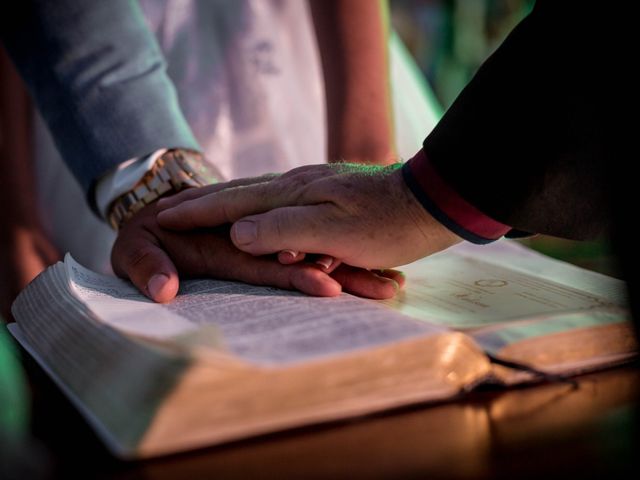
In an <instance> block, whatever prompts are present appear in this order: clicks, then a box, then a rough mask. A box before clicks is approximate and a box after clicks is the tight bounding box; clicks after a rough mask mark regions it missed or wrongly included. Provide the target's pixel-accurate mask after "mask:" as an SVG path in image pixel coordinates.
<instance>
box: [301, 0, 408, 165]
mask: <svg viewBox="0 0 640 480" xmlns="http://www.w3.org/2000/svg"><path fill="white" fill-rule="evenodd" d="M310 6H311V11H312V15H313V21H314V26H315V30H316V37H317V39H318V47H319V50H320V56H321V60H322V69H323V74H324V83H325V95H326V104H327V127H328V159H329V161H330V162H334V161H345V160H346V161H350V162H358V163H371V164H379V165H386V164H389V163H393V162H394V161H395V160H396V158H395V157H396V155H395V146H394V139H393V127H392V118H391V117H392V109H391V100H390V85H389V68H388V51H387V50H388V49H387V33H388V32H387V29H388V12H387V3H386V1H384V0H310Z"/></svg>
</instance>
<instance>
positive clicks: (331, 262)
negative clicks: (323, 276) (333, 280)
mask: <svg viewBox="0 0 640 480" xmlns="http://www.w3.org/2000/svg"><path fill="white" fill-rule="evenodd" d="M314 263H315V264H316V265H319V266H320V268H321V269H322V271H323V272H325V273H331V272H333V271H334V270H335V269H336V268H338V266H339V265H340V260H338V259H336V258H334V257H332V256H330V255H320V256H319V257H318V258H316V260H315V262H314Z"/></svg>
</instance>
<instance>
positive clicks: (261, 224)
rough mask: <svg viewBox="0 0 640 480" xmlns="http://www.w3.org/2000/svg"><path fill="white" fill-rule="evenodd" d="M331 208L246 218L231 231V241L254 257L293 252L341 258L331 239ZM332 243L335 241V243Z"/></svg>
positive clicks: (314, 207) (310, 207)
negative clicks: (329, 213)
mask: <svg viewBox="0 0 640 480" xmlns="http://www.w3.org/2000/svg"><path fill="white" fill-rule="evenodd" d="M327 208H328V205H326V204H320V205H308V206H296V207H283V208H276V209H274V210H271V211H268V212H266V213H262V214H260V215H251V216H248V217H244V218H242V219H240V220H238V221H237V222H235V223H234V224H233V226H232V227H231V240H232V241H233V243H234V244H235V246H236V247H238V248H239V249H240V250H243V251H245V252H247V253H250V254H252V255H264V254H268V253H276V252H279V251H281V250H293V251H298V252H308V253H323V254H327V255H331V256H334V257H339V256H340V255H339V252H337V251H336V248H335V247H336V245H340V242H339V241H336V239H332V238H331V237H332V233H331V230H332V229H331V228H329V227H330V223H331V222H330V221H329V216H328V210H327ZM332 240H333V241H332Z"/></svg>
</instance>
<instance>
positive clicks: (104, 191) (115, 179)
mask: <svg viewBox="0 0 640 480" xmlns="http://www.w3.org/2000/svg"><path fill="white" fill-rule="evenodd" d="M166 151H167V149H166V148H165V149H162V150H156V151H155V152H153V153H152V154H151V155H147V156H145V157H139V158H132V159H131V160H127V161H126V162H123V163H121V164H120V165H118V166H117V167H116V168H115V169H114V170H112V171H110V172H109V173H107V174H106V175H104V176H103V177H102V178H101V179H100V180H98V183H97V185H96V190H95V191H96V206H97V207H98V212H99V213H100V216H101V217H102V218H103V219H106V218H107V214H108V213H109V212H108V210H109V206H110V205H111V203H112V202H113V201H114V200H115V199H116V198H118V197H119V196H120V195H122V194H124V193H126V192H128V191H129V190H131V189H133V187H134V186H135V184H136V183H138V182H139V181H140V179H141V178H142V177H144V174H145V173H147V172H148V171H149V170H151V167H153V165H154V164H155V163H156V160H158V158H160V156H162V155H163V154H164V153H165V152H166Z"/></svg>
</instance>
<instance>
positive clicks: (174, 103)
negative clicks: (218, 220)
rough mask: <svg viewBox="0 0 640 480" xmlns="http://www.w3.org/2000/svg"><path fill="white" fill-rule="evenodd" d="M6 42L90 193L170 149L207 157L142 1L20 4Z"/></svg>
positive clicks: (6, 17)
mask: <svg viewBox="0 0 640 480" xmlns="http://www.w3.org/2000/svg"><path fill="white" fill-rule="evenodd" d="M0 32H1V33H0V35H1V37H2V40H3V43H4V44H5V46H6V47H7V50H8V52H9V54H10V55H11V57H12V58H13V60H14V61H15V63H16V65H17V66H18V69H19V70H20V72H21V74H22V76H23V77H24V78H25V80H26V82H27V84H28V86H29V89H30V91H31V93H32V95H33V97H34V100H35V102H36V104H37V106H38V108H39V110H40V111H41V112H42V114H43V116H44V118H45V120H46V122H47V125H48V126H49V128H50V129H51V131H52V133H53V136H54V139H55V141H56V144H57V146H58V149H59V150H60V153H61V154H62V156H63V158H64V160H65V162H66V163H67V164H68V165H69V167H70V168H71V170H72V172H73V173H74V175H75V176H76V178H77V179H78V181H79V182H80V184H81V185H82V187H83V188H84V190H85V192H86V191H88V190H89V188H90V187H91V185H92V183H93V182H94V181H96V180H97V179H98V178H99V177H100V176H101V175H103V174H104V173H105V172H107V171H108V170H111V169H112V168H114V167H115V166H116V165H118V164H119V163H121V162H123V161H125V160H128V159H131V158H134V157H139V156H143V155H146V154H149V153H152V152H153V151H155V150H157V149H159V148H164V147H166V146H167V145H171V146H173V147H184V148H190V149H199V146H198V143H197V141H196V140H195V138H194V136H193V135H192V133H191V130H190V128H189V126H188V124H187V122H186V120H185V119H184V117H183V115H182V113H181V111H180V108H179V106H178V100H177V95H176V92H175V89H174V87H173V85H172V83H171V81H170V80H169V78H168V77H167V75H166V72H165V61H164V58H163V55H162V53H161V51H160V49H159V47H158V45H157V43H156V40H155V38H154V36H153V34H152V33H151V31H150V30H149V28H148V27H147V24H146V22H145V19H144V17H143V14H142V11H141V10H140V6H139V4H138V2H137V1H135V0H55V1H51V0H20V1H18V2H12V3H11V5H10V8H9V7H7V8H5V9H4V12H3V13H2V15H0Z"/></svg>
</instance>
